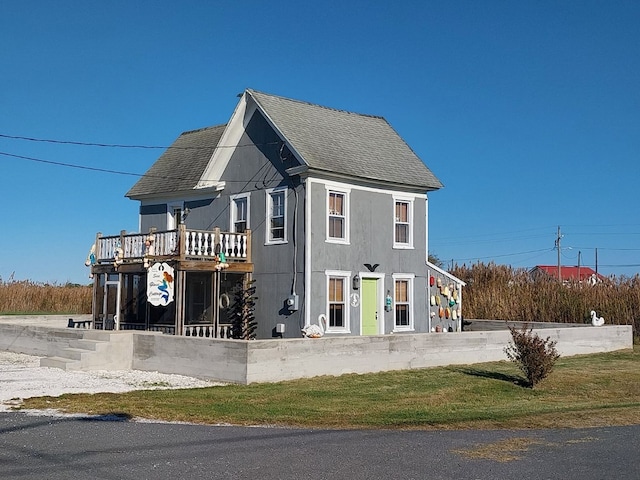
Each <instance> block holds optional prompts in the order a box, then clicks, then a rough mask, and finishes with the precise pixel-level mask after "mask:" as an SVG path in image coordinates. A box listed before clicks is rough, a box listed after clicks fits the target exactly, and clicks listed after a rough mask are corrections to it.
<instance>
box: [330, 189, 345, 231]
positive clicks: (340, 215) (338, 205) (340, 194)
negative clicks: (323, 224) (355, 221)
mask: <svg viewBox="0 0 640 480" xmlns="http://www.w3.org/2000/svg"><path fill="white" fill-rule="evenodd" d="M327 241H330V242H337V243H349V192H348V191H345V190H337V189H333V188H329V187H327Z"/></svg>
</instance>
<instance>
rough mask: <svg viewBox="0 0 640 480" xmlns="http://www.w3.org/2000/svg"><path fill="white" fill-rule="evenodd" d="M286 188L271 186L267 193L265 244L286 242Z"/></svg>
mask: <svg viewBox="0 0 640 480" xmlns="http://www.w3.org/2000/svg"><path fill="white" fill-rule="evenodd" d="M286 193H287V189H286V188H271V189H268V190H266V195H267V202H266V203H267V222H268V223H267V229H266V231H267V234H266V235H267V238H266V243H267V244H273V243H286V242H287V196H286Z"/></svg>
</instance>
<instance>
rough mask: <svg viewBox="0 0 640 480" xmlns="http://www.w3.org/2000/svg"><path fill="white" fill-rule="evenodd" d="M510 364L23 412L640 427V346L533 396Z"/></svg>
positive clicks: (353, 425) (350, 425) (565, 361)
mask: <svg viewBox="0 0 640 480" xmlns="http://www.w3.org/2000/svg"><path fill="white" fill-rule="evenodd" d="M523 381H524V379H523V377H522V376H521V375H520V373H519V370H518V368H517V367H516V366H515V365H513V364H511V363H509V362H506V361H504V362H493V363H485V364H478V365H464V366H449V367H440V368H429V369H423V370H411V371H396V372H385V373H378V374H367V375H344V376H341V377H316V378H312V379H304V380H296V381H288V382H281V383H273V384H254V385H248V386H239V385H228V386H223V387H210V388H204V389H190V390H149V391H137V392H129V393H122V394H74V395H63V396H60V397H39V398H32V399H27V400H25V402H24V404H23V406H22V408H27V409H45V408H53V409H58V410H61V411H63V412H75V413H88V414H96V415H113V414H115V415H120V416H126V417H129V418H132V417H142V418H148V419H158V420H167V421H186V422H195V423H204V424H218V423H229V424H235V425H278V426H295V427H306V428H329V429H380V428H382V429H470V428H508V429H520V428H549V427H554V428H566V427H592V426H603V425H629V424H640V348H638V347H636V348H635V350H625V351H620V352H613V353H606V354H597V355H585V356H577V357H570V358H561V359H560V360H559V361H558V363H557V364H556V367H555V370H554V372H553V373H552V374H551V376H550V377H549V378H548V379H546V380H545V381H544V382H542V383H541V384H540V385H539V386H538V387H537V388H536V389H529V388H523V387H522V386H521V385H522V382H523Z"/></svg>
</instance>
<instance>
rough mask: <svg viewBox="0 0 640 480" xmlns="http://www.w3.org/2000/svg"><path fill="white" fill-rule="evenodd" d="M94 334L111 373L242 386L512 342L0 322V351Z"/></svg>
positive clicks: (570, 346) (599, 339)
mask: <svg viewBox="0 0 640 480" xmlns="http://www.w3.org/2000/svg"><path fill="white" fill-rule="evenodd" d="M539 334H540V335H541V336H542V337H545V338H546V337H547V336H550V337H551V339H553V340H556V341H557V342H558V344H557V348H558V351H559V352H560V354H561V355H563V356H571V355H578V354H587V353H596V352H609V351H614V350H622V349H628V348H633V334H632V328H631V326H626V325H625V326H603V327H589V326H585V327H579V328H545V329H541V330H540V331H539ZM96 335H103V336H104V335H107V337H108V338H110V340H108V341H110V343H111V344H113V348H112V349H111V350H110V351H109V353H108V358H105V362H107V363H105V365H109V368H113V369H128V368H132V369H135V370H147V371H159V372H163V373H175V374H182V375H189V376H194V377H200V378H210V379H214V380H218V381H224V382H233V383H240V384H248V383H254V382H277V381H282V380H290V379H296V378H307V377H314V376H319V375H341V374H344V373H369V372H381V371H390V370H405V369H412V368H424V367H433V366H442V365H453V364H473V363H481V362H488V361H498V360H505V359H506V357H505V354H504V347H505V346H506V345H507V344H508V343H509V341H510V339H511V336H510V334H509V332H508V331H506V330H499V331H478V332H460V333H427V334H402V335H381V336H367V337H351V336H349V337H324V338H319V339H309V338H304V339H283V340H255V341H251V342H244V341H240V340H216V339H204V338H193V337H180V336H173V335H163V334H160V333H148V332H114V333H107V332H102V331H96V330H81V329H64V328H49V327H46V326H40V325H33V324H32V325H29V324H17V323H11V324H9V323H3V322H0V350H9V351H13V352H19V353H27V354H30V355H38V356H51V355H56V353H55V352H58V351H60V349H61V348H65V347H68V346H69V344H70V343H71V342H73V340H77V339H78V338H83V337H84V338H86V339H88V338H93V337H95V336H96ZM96 339H97V338H96ZM100 340H103V339H102V338H100ZM116 357H117V358H116Z"/></svg>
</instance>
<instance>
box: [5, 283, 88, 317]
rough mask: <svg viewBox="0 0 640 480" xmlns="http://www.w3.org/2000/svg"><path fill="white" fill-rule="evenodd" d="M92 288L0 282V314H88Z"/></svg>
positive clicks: (70, 285) (72, 285)
mask: <svg viewBox="0 0 640 480" xmlns="http://www.w3.org/2000/svg"><path fill="white" fill-rule="evenodd" d="M91 291H92V290H91V287H90V286H86V285H76V284H70V283H68V284H65V285H56V284H47V283H38V282H32V281H29V280H20V281H15V280H12V279H9V281H6V282H5V281H3V280H2V279H1V278H0V313H3V314H44V313H48V314H55V313H60V314H63V313H64V314H66V313H91Z"/></svg>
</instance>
